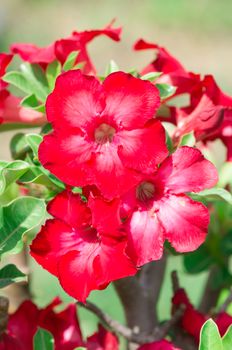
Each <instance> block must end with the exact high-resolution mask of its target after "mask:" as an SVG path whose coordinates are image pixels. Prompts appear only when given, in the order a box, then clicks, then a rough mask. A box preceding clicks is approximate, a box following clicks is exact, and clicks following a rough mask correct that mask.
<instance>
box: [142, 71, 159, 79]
mask: <svg viewBox="0 0 232 350" xmlns="http://www.w3.org/2000/svg"><path fill="white" fill-rule="evenodd" d="M162 74H163V73H162V72H150V73H147V74H144V75H142V76H141V78H140V79H142V80H149V81H154V80H156V79H157V78H159V77H160V76H161V75H162Z"/></svg>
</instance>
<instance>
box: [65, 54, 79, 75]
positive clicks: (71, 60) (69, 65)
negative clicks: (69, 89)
mask: <svg viewBox="0 0 232 350" xmlns="http://www.w3.org/2000/svg"><path fill="white" fill-rule="evenodd" d="M78 55H79V51H73V52H71V53H70V54H69V55H68V57H67V59H66V61H65V62H64V65H63V70H64V71H65V72H66V71H68V70H70V69H73V68H74V65H75V62H76V60H77V57H78Z"/></svg>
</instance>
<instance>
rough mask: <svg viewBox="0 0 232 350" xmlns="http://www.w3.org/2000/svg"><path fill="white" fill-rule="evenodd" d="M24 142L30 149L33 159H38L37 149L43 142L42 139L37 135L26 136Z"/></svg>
mask: <svg viewBox="0 0 232 350" xmlns="http://www.w3.org/2000/svg"><path fill="white" fill-rule="evenodd" d="M26 140H27V143H28V144H29V146H30V148H31V149H32V152H33V155H34V157H35V158H36V159H38V148H39V145H40V144H41V142H42V141H43V137H42V136H41V135H39V134H27V135H26Z"/></svg>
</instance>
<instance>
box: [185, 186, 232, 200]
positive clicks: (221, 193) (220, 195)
mask: <svg viewBox="0 0 232 350" xmlns="http://www.w3.org/2000/svg"><path fill="white" fill-rule="evenodd" d="M191 197H192V198H194V199H196V200H198V199H200V200H201V199H206V200H208V201H215V200H223V201H225V202H227V203H229V204H232V195H231V193H230V192H228V191H227V190H225V189H224V188H217V187H215V188H211V189H207V190H204V191H201V192H199V193H191Z"/></svg>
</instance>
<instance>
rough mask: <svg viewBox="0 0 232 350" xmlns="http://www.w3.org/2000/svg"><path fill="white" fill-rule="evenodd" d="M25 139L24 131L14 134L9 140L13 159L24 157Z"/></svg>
mask: <svg viewBox="0 0 232 350" xmlns="http://www.w3.org/2000/svg"><path fill="white" fill-rule="evenodd" d="M25 147H27V140H26V137H25V134H24V133H18V134H15V135H14V136H13V137H12V139H11V141H10V150H11V156H12V158H13V159H16V158H17V159H24V155H25V152H24V150H25Z"/></svg>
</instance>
